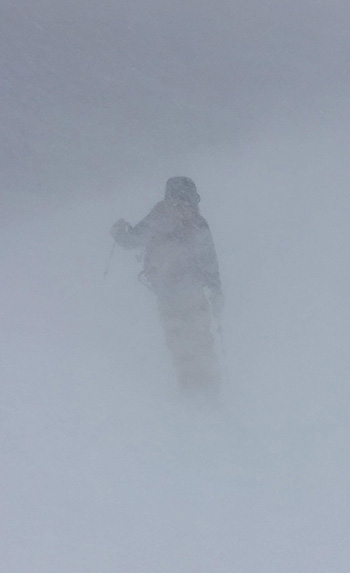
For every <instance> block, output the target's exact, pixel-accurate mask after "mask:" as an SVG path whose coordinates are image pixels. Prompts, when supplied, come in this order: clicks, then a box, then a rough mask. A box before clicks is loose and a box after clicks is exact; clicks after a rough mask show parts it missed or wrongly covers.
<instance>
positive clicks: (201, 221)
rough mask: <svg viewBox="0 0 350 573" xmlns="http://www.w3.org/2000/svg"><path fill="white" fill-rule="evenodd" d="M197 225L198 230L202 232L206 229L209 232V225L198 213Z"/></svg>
mask: <svg viewBox="0 0 350 573" xmlns="http://www.w3.org/2000/svg"><path fill="white" fill-rule="evenodd" d="M196 219H197V225H198V227H199V228H200V229H202V230H204V229H208V230H209V225H208V221H207V220H206V219H204V217H203V216H202V215H201V214H200V213H198V214H197V217H196Z"/></svg>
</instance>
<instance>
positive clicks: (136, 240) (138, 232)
mask: <svg viewBox="0 0 350 573" xmlns="http://www.w3.org/2000/svg"><path fill="white" fill-rule="evenodd" d="M156 217H157V206H156V207H154V209H152V211H151V212H150V213H149V214H148V215H146V217H144V219H142V220H141V221H140V222H139V223H137V225H135V226H134V227H133V226H132V225H129V224H127V227H126V229H125V230H119V229H116V228H115V227H112V229H111V234H112V236H113V238H114V240H115V241H116V243H118V245H119V246H120V247H123V248H124V249H137V248H139V247H144V246H146V245H147V243H148V242H149V240H150V238H151V237H152V234H153V232H152V230H153V228H154V225H155V222H156Z"/></svg>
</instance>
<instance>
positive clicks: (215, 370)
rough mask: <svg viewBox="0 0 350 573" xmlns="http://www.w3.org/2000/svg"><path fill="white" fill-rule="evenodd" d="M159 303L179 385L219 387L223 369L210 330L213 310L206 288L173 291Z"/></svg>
mask: <svg viewBox="0 0 350 573" xmlns="http://www.w3.org/2000/svg"><path fill="white" fill-rule="evenodd" d="M158 302H159V304H158V306H159V311H160V317H161V321H162V324H163V328H164V331H165V336H166V342H167V346H168V348H169V350H170V351H171V354H172V357H173V362H174V366H175V369H176V373H177V378H178V381H179V384H180V385H181V386H185V387H194V388H195V387H197V388H203V387H214V386H216V387H217V386H218V383H219V380H220V371H219V365H218V360H217V357H216V353H215V347H214V339H213V336H212V334H211V330H210V328H211V316H210V309H209V305H208V302H207V300H206V298H205V296H204V293H203V291H202V289H193V288H192V289H186V291H184V290H182V291H180V292H176V293H174V292H171V293H168V295H167V296H163V297H162V298H160V299H159V301H158Z"/></svg>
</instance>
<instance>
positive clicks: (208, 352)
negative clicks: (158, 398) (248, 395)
mask: <svg viewBox="0 0 350 573" xmlns="http://www.w3.org/2000/svg"><path fill="white" fill-rule="evenodd" d="M199 201H200V196H199V195H198V193H197V189H196V186H195V184H194V182H193V181H192V180H191V179H189V178H188V177H172V178H171V179H169V180H168V181H167V184H166V190H165V197H164V199H163V200H162V201H160V202H159V203H157V204H156V205H155V207H154V208H153V209H152V210H151V212H150V213H149V214H148V215H147V216H146V217H145V218H144V219H142V221H140V222H139V223H138V224H137V225H135V226H134V227H132V226H131V225H130V224H129V223H127V222H126V221H124V220H123V219H120V220H119V221H117V223H115V224H114V225H113V227H112V229H111V234H112V236H113V237H114V239H115V241H116V242H117V243H118V245H120V246H121V247H123V248H126V249H134V248H140V247H141V248H143V250H144V268H143V271H142V273H140V275H141V276H140V278H141V279H142V281H143V282H146V283H147V284H148V285H149V286H150V287H151V288H152V290H153V291H154V293H155V295H156V297H157V303H158V309H159V313H160V319H161V322H162V325H163V328H164V332H165V337H166V342H167V346H168V348H169V350H170V352H171V354H172V357H173V362H174V366H175V369H176V373H177V378H178V381H179V384H180V385H181V386H185V387H186V388H215V387H217V386H218V382H219V379H220V374H219V366H218V360H217V357H216V354H215V348H214V337H213V335H212V332H211V324H212V316H213V315H214V317H216V318H217V319H219V315H220V313H221V311H222V309H223V304H224V298H223V294H222V289H221V281H220V274H219V268H218V262H217V256H216V252H215V248H214V243H213V239H212V235H211V232H210V229H209V226H208V223H207V222H206V220H205V219H204V218H203V217H202V216H201V215H200V213H199V206H198V204H199Z"/></svg>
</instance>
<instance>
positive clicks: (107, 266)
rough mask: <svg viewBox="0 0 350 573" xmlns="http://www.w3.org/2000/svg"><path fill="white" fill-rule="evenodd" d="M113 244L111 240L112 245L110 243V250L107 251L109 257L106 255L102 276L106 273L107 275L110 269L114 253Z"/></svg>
mask: <svg viewBox="0 0 350 573" xmlns="http://www.w3.org/2000/svg"><path fill="white" fill-rule="evenodd" d="M115 245H116V242H115V241H113V245H112V247H111V250H110V252H109V257H108V260H107V264H106V268H105V272H104V273H103V276H104V277H105V278H106V277H107V275H108V273H109V269H110V267H111V261H112V258H113V255H114V251H115Z"/></svg>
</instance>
